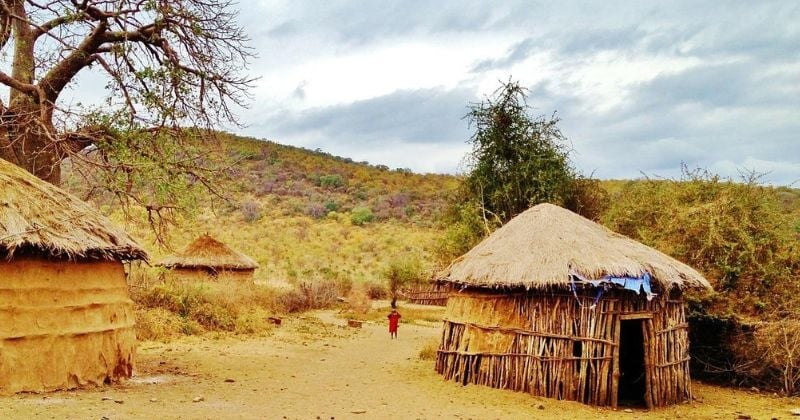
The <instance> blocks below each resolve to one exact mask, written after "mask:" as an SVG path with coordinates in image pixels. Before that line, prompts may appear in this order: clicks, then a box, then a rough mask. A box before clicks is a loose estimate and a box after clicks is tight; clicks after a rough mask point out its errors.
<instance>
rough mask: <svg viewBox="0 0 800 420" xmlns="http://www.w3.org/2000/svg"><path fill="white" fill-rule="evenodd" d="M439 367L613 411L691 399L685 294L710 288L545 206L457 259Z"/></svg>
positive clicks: (663, 259) (661, 258)
mask: <svg viewBox="0 0 800 420" xmlns="http://www.w3.org/2000/svg"><path fill="white" fill-rule="evenodd" d="M440 281H442V282H444V283H448V284H451V285H452V286H454V287H455V288H456V289H455V290H457V291H456V292H454V293H452V294H451V295H450V298H449V300H448V303H447V310H446V315H445V321H444V331H443V333H442V342H441V345H440V347H439V353H438V356H437V361H436V370H437V372H439V373H441V374H442V375H444V377H445V378H447V379H453V380H456V381H458V382H461V383H463V384H467V383H475V384H483V385H488V386H492V387H495V388H507V389H513V390H518V391H525V392H530V393H532V394H534V395H539V396H545V397H551V398H558V399H565V400H574V401H581V402H584V403H587V404H593V405H609V406H612V407H616V406H617V404H618V403H620V402H625V403H633V404H642V405H647V406H648V407H659V406H664V405H668V404H675V403H678V402H681V401H685V400H689V399H690V398H691V382H690V378H689V343H688V324H687V322H686V318H685V316H684V304H683V301H682V299H681V296H682V290H685V289H686V288H704V289H710V287H711V286H710V285H709V283H708V282H707V281H706V279H704V278H703V276H702V275H700V274H699V273H698V272H697V271H695V270H694V269H692V268H691V267H689V266H687V265H685V264H683V263H681V262H679V261H677V260H675V259H673V258H670V257H669V256H667V255H665V254H663V253H661V252H659V251H657V250H655V249H652V248H650V247H647V246H645V245H642V244H641V243H639V242H636V241H634V240H632V239H630V238H627V237H625V236H622V235H619V234H616V233H614V232H612V231H610V230H608V229H606V228H605V227H603V226H601V225H599V224H596V223H594V222H592V221H590V220H587V219H585V218H583V217H581V216H579V215H577V214H574V213H572V212H570V211H568V210H565V209H562V208H560V207H557V206H554V205H551V204H540V205H538V206H535V207H533V208H531V209H529V210H527V211H526V212H524V213H522V214H520V215H519V216H517V217H515V218H514V219H512V220H511V221H509V222H508V223H507V224H506V225H505V226H503V227H502V228H500V229H498V230H497V231H495V232H494V233H493V234H492V235H490V236H489V237H488V238H486V239H485V240H484V241H483V242H481V243H480V244H478V245H477V246H476V247H475V248H473V249H472V250H470V251H469V252H468V253H466V254H465V255H463V256H462V257H460V258H459V259H457V260H456V261H454V262H453V263H452V264H451V265H450V266H449V267H448V268H447V269H446V270H445V271H444V272H443V273H442V276H441V280H440Z"/></svg>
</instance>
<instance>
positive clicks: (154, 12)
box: [0, 0, 252, 206]
mask: <svg viewBox="0 0 800 420" xmlns="http://www.w3.org/2000/svg"><path fill="white" fill-rule="evenodd" d="M231 6H232V2H231V1H229V0H171V1H165V0H160V1H156V0H50V1H34V0H0V51H1V52H2V56H0V57H2V58H0V62H2V63H3V64H4V65H3V66H2V67H1V68H3V69H8V70H9V71H6V70H0V84H2V85H5V86H6V87H7V88H8V91H7V92H8V93H7V97H6V98H4V100H0V158H3V159H5V160H8V161H10V162H12V163H15V164H17V165H19V166H22V167H24V168H25V169H27V170H28V171H30V172H32V173H33V174H35V175H37V176H38V177H40V178H42V179H45V180H48V181H50V182H53V183H56V184H57V183H59V182H60V180H61V162H62V161H63V160H64V159H66V158H72V160H73V161H76V162H80V163H81V164H83V165H92V166H93V171H102V172H104V173H105V175H103V176H101V177H100V178H99V179H105V180H107V181H108V182H107V184H106V185H105V187H108V188H113V189H114V191H113V192H114V193H115V194H119V195H122V196H124V195H130V194H131V190H132V188H131V186H132V185H133V184H135V183H137V182H139V181H138V178H137V177H141V174H142V172H146V171H147V170H148V169H150V170H152V171H153V172H154V173H156V174H157V177H159V178H160V179H162V180H163V181H165V182H169V181H172V180H176V179H178V178H181V176H187V175H188V176H189V177H191V178H192V179H193V180H194V181H195V182H197V181H198V180H199V181H200V182H202V180H203V177H204V174H203V171H204V170H205V169H207V168H206V167H204V165H203V164H202V162H199V161H198V160H197V156H196V154H193V153H192V151H191V147H188V146H187V143H186V142H185V140H186V132H185V130H184V129H182V127H192V128H193V130H192V131H191V133H192V134H198V133H201V132H202V130H200V129H203V128H211V127H214V126H216V125H217V124H220V123H236V118H235V115H234V112H233V110H234V108H235V107H236V106H243V105H245V104H246V102H247V100H248V95H247V89H248V88H249V87H250V82H251V81H252V79H250V78H248V77H247V76H245V75H243V74H242V72H243V69H244V68H245V66H246V64H247V62H248V60H249V59H250V58H251V57H252V51H251V50H250V49H249V48H248V47H247V45H246V42H247V37H246V35H245V33H244V32H243V31H242V29H241V28H240V27H239V26H238V25H237V23H236V12H234V11H232V10H231ZM81 74H85V75H86V76H87V77H86V78H84V79H81V80H82V83H90V84H100V85H101V86H104V87H105V92H106V94H107V96H106V98H105V100H104V101H103V102H102V103H96V104H92V105H88V106H85V105H81V104H76V103H72V102H70V101H67V100H65V98H64V97H65V96H67V95H64V93H65V92H66V91H67V90H68V88H69V87H70V85H71V84H73V85H74V84H75V82H76V81H77V80H78V77H79V75H81ZM84 86H85V85H82V86H75V87H76V88H77V89H81V88H83V87H84ZM147 200H149V199H144V200H143V202H142V203H141V204H143V205H145V206H147V205H150V204H149V203H147V202H145V201H147Z"/></svg>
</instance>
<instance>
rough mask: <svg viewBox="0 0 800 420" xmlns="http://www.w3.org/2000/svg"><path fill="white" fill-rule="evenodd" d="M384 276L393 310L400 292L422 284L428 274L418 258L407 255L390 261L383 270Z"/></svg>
mask: <svg viewBox="0 0 800 420" xmlns="http://www.w3.org/2000/svg"><path fill="white" fill-rule="evenodd" d="M383 276H384V278H385V279H386V283H387V286H388V289H389V294H390V295H391V297H392V308H394V307H395V306H396V301H397V298H398V292H399V291H400V290H402V289H403V288H405V287H407V286H409V285H414V284H420V283H422V282H423V281H424V280H425V276H426V274H425V270H424V268H423V267H422V263H421V262H420V260H419V259H418V258H416V257H413V256H408V255H406V256H399V257H395V258H393V259H392V260H390V261H389V264H388V265H387V266H386V268H385V269H384V270H383Z"/></svg>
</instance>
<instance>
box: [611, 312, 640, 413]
mask: <svg viewBox="0 0 800 420" xmlns="http://www.w3.org/2000/svg"><path fill="white" fill-rule="evenodd" d="M644 327H645V324H644V319H630V320H625V319H623V320H620V334H619V384H618V388H617V389H618V395H617V398H618V401H619V405H621V406H635V407H644V406H645V405H646V402H645V397H644V396H645V391H646V389H645V386H646V383H645V382H646V381H645V369H644V351H645V350H644Z"/></svg>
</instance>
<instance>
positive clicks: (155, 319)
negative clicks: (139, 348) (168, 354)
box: [135, 308, 183, 341]
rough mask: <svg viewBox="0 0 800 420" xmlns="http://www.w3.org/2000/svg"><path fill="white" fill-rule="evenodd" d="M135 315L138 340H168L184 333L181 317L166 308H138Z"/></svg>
mask: <svg viewBox="0 0 800 420" xmlns="http://www.w3.org/2000/svg"><path fill="white" fill-rule="evenodd" d="M135 315H136V339H137V340H160V341H166V340H169V339H172V338H175V337H178V336H180V335H181V334H183V329H182V327H181V326H182V324H183V321H182V319H181V317H180V316H178V315H176V314H174V313H172V312H170V311H168V310H166V309H163V308H154V309H149V310H145V309H138V310H136V311H135Z"/></svg>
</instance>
